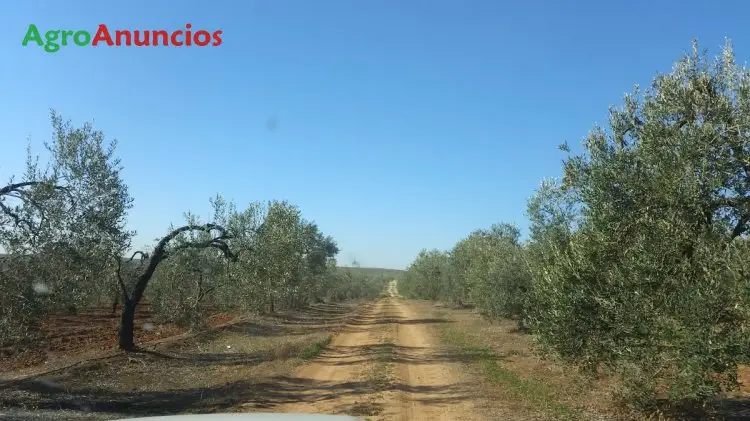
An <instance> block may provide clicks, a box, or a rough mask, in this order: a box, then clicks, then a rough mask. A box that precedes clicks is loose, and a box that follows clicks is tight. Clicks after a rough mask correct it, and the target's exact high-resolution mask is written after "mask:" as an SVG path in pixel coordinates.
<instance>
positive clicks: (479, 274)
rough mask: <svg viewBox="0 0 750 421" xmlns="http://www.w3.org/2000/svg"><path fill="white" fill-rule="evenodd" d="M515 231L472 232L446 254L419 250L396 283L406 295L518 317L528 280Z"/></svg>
mask: <svg viewBox="0 0 750 421" xmlns="http://www.w3.org/2000/svg"><path fill="white" fill-rule="evenodd" d="M519 237H520V232H519V230H518V228H517V227H515V226H514V225H511V224H496V225H493V226H492V227H490V228H489V229H487V230H477V231H474V232H472V233H471V234H470V235H469V236H468V237H466V238H464V239H462V240H461V241H459V242H458V243H457V244H456V245H455V247H453V249H452V250H451V251H450V252H442V251H438V250H431V251H427V250H423V251H422V252H420V254H419V255H418V256H417V258H416V259H415V261H414V262H413V263H412V264H411V265H410V266H409V268H408V269H407V271H406V274H405V275H404V278H403V281H402V282H400V284H399V285H400V289H401V290H402V291H403V292H404V294H406V295H407V296H411V297H415V298H423V299H429V300H443V301H448V302H451V303H454V304H456V305H458V306H463V305H467V304H470V303H471V304H474V305H475V306H476V307H477V309H478V310H479V311H480V313H482V314H484V315H485V316H487V317H490V318H499V317H511V318H518V319H519V320H522V315H523V309H524V302H523V301H524V299H525V292H526V289H527V287H528V283H529V277H530V274H529V271H528V268H527V265H526V260H525V255H524V249H523V247H522V246H521V244H520V242H519Z"/></svg>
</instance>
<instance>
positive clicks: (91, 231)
mask: <svg viewBox="0 0 750 421" xmlns="http://www.w3.org/2000/svg"><path fill="white" fill-rule="evenodd" d="M52 128H53V140H52V141H51V142H49V143H46V144H45V147H46V152H47V155H48V157H49V158H48V162H47V163H46V165H44V166H42V165H41V164H40V163H39V158H38V157H36V156H35V155H34V154H33V153H32V151H31V149H30V148H29V150H28V159H27V163H26V171H25V173H24V174H22V175H21V176H20V177H19V179H15V178H12V179H11V180H9V182H8V184H7V185H6V186H4V187H0V250H2V253H3V254H2V255H0V290H1V291H2V294H0V346H2V345H8V344H14V343H15V344H22V343H24V342H28V341H33V339H34V337H35V334H36V333H37V331H38V328H39V323H40V322H41V321H42V320H43V319H44V317H45V316H46V315H48V314H50V313H58V312H67V313H76V312H78V311H79V310H80V309H81V308H85V307H90V306H98V305H102V304H104V305H106V306H108V307H111V309H112V311H113V312H117V311H118V309H119V311H120V320H121V321H120V326H119V329H118V333H117V335H118V340H119V346H120V348H121V349H124V350H132V349H134V348H135V347H136V343H137V338H136V337H135V332H136V329H135V326H134V317H135V313H136V310H137V308H138V306H139V304H140V303H141V302H142V301H144V300H145V301H148V303H149V304H150V305H151V308H152V309H153V310H154V311H155V313H156V314H157V316H158V317H159V318H160V319H161V320H163V321H165V322H172V323H176V324H180V325H184V326H188V327H200V326H201V325H202V324H203V323H204V322H205V320H206V318H207V316H209V315H210V314H209V313H211V312H216V311H230V310H231V311H241V312H255V313H261V312H274V311H278V310H279V309H297V308H302V307H305V306H307V305H308V304H310V303H312V302H321V301H329V300H337V299H350V298H362V297H375V296H377V294H378V293H379V292H380V291H381V290H382V287H383V285H384V281H383V280H382V279H379V278H377V279H374V278H372V277H364V278H362V277H358V276H352V274H351V273H349V272H348V271H346V270H342V269H340V268H337V266H336V260H335V258H336V255H337V254H338V246H337V244H336V242H335V241H334V239H333V238H331V237H330V236H327V235H325V234H323V233H322V232H321V231H320V229H319V227H318V226H317V225H316V224H315V223H314V222H312V221H310V220H307V219H305V218H304V217H303V216H302V214H301V211H300V209H299V208H298V207H296V206H294V205H292V204H290V203H288V202H285V201H270V202H268V203H262V202H254V203H251V204H249V205H248V206H247V208H245V209H240V208H238V207H237V206H236V205H235V204H234V203H232V202H231V201H228V200H226V199H224V198H223V197H222V196H221V195H216V196H215V197H214V198H212V199H211V201H210V204H211V206H212V209H213V211H212V214H211V216H210V218H209V220H207V221H201V220H200V219H199V218H198V217H196V216H195V215H194V214H192V213H190V212H187V213H185V214H184V223H183V224H182V225H179V226H170V227H169V228H168V229H167V230H166V232H165V234H164V236H163V237H161V238H159V239H157V240H156V243H155V244H154V245H153V246H152V247H147V248H146V249H143V250H133V247H132V246H133V245H132V240H133V237H134V235H135V232H134V231H130V230H128V229H127V225H126V224H127V211H128V210H129V209H130V208H131V206H132V204H133V198H131V197H130V195H129V193H128V188H127V185H126V183H125V182H124V180H123V179H122V177H121V171H122V167H121V164H120V161H119V159H118V158H117V157H116V156H115V146H116V143H115V142H114V141H113V142H106V141H105V138H104V134H103V133H102V132H101V131H97V130H94V129H93V127H92V125H91V124H89V123H86V124H84V125H83V126H82V127H74V126H72V125H71V123H70V122H66V121H64V120H63V119H62V118H61V117H60V116H59V115H58V114H57V113H56V112H54V111H53V112H52ZM126 253H127V254H126Z"/></svg>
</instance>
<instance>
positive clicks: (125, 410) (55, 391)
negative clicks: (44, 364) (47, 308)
mask: <svg viewBox="0 0 750 421" xmlns="http://www.w3.org/2000/svg"><path fill="white" fill-rule="evenodd" d="M375 387H376V386H374V385H373V384H371V383H370V382H366V381H355V382H344V383H341V382H323V381H316V380H310V379H300V378H291V377H271V378H267V379H264V381H262V382H251V381H242V382H235V383H230V384H227V385H224V386H221V387H213V388H195V389H181V390H170V391H158V392H145V391H144V392H141V391H134V392H114V391H110V390H103V389H76V390H64V389H63V388H59V387H58V388H56V387H51V386H50V385H47V384H44V383H43V382H40V381H33V380H28V381H24V382H22V383H18V384H15V385H14V386H13V388H12V390H3V391H2V392H3V393H2V394H0V407H2V408H6V409H13V408H17V409H29V408H33V409H35V410H74V411H83V412H87V413H96V412H99V413H118V414H127V415H129V416H131V415H132V416H146V415H167V414H176V413H182V412H193V413H210V412H219V411H227V410H230V409H232V408H238V407H245V408H259V409H272V408H274V407H275V406H277V405H281V404H288V403H300V402H320V401H327V400H335V399H341V397H342V396H347V395H348V396H358V395H366V394H369V393H372V392H373V391H375ZM463 389H464V388H463V387H462V385H451V386H440V387H430V386H423V387H410V386H407V385H403V384H393V385H390V386H388V387H387V390H397V391H405V392H408V393H412V394H415V396H417V399H419V398H418V396H419V395H420V394H424V395H425V396H426V397H425V398H424V402H427V403H429V404H432V405H441V404H445V405H447V404H451V403H453V402H457V401H460V400H463V399H466V398H467V397H468V394H467V393H466V392H465V391H463ZM378 390H381V391H382V390H383V389H382V388H380V389H378ZM427 396H429V397H427Z"/></svg>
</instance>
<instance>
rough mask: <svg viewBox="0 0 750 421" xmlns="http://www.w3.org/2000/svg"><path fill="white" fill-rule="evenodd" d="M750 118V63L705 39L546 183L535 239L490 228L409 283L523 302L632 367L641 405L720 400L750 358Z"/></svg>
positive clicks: (589, 367)
mask: <svg viewBox="0 0 750 421" xmlns="http://www.w3.org/2000/svg"><path fill="white" fill-rule="evenodd" d="M749 129H750V72H748V71H747V70H746V69H744V68H739V67H737V66H736V65H735V62H734V56H733V53H732V50H731V48H730V47H729V46H727V47H726V48H725V49H724V51H723V53H722V55H721V56H720V57H718V58H717V59H715V60H713V61H712V60H709V59H708V58H707V57H706V55H705V54H703V53H700V52H699V51H698V49H697V46H694V49H693V51H692V52H691V53H689V54H687V55H685V56H684V57H683V58H682V59H681V60H679V61H678V62H677V63H676V64H675V66H674V68H673V69H672V71H671V72H670V73H668V74H660V75H658V76H657V77H656V78H655V79H654V81H653V84H652V85H651V86H650V88H649V89H646V90H645V91H643V92H641V91H640V90H639V89H638V88H637V87H636V89H635V91H634V92H633V94H631V95H627V96H626V97H625V100H624V105H623V106H622V107H621V108H619V109H615V108H613V109H611V111H610V121H609V127H608V128H606V129H605V128H602V127H595V128H594V130H592V131H591V132H590V134H589V135H588V137H587V138H586V139H585V142H584V151H583V153H581V154H579V155H571V156H569V157H568V159H566V160H565V161H564V166H563V169H564V177H563V179H562V182H556V181H553V180H544V181H543V182H542V185H541V187H540V189H539V190H538V191H537V192H536V194H535V195H534V196H533V197H532V198H531V200H530V201H529V203H528V216H529V219H530V227H529V228H530V235H529V240H528V242H527V243H526V244H523V245H519V243H518V236H517V231H516V232H514V231H513V230H512V229H509V228H508V227H506V228H504V229H502V230H498V229H494V230H493V229H490V230H487V231H476V232H474V233H472V234H471V235H469V236H468V237H467V238H465V239H463V240H461V241H460V242H459V243H458V244H457V245H456V246H455V247H454V248H453V250H451V251H450V252H449V253H445V252H438V251H433V252H424V251H423V252H422V253H420V254H419V256H418V257H417V258H416V260H415V261H414V263H413V264H412V265H411V266H410V268H409V271H408V272H407V274H406V276H405V278H404V282H402V284H401V285H402V288H404V289H405V290H406V291H409V293H410V295H412V296H416V297H420V298H428V299H441V300H448V301H453V302H456V303H458V304H462V303H465V302H466V301H471V302H473V303H474V304H476V306H477V307H478V309H479V310H480V311H481V312H482V313H484V314H486V315H488V316H490V317H509V316H511V317H512V316H517V317H518V318H519V320H520V321H521V322H523V323H524V324H525V327H528V328H529V329H530V330H531V331H532V332H533V333H534V334H535V338H536V339H537V343H538V345H539V347H540V350H542V351H544V352H546V353H547V355H550V356H554V357H556V358H559V359H561V360H562V361H565V362H568V363H570V364H574V365H576V366H580V367H582V368H584V369H585V370H586V371H588V372H590V373H592V374H594V373H600V372H602V370H604V371H609V372H614V373H617V374H618V375H619V377H620V378H621V379H623V386H624V387H623V390H622V391H621V392H622V397H623V398H624V400H625V402H628V403H629V404H631V405H633V406H635V407H637V408H641V409H643V408H648V407H651V406H652V405H654V404H655V402H656V399H657V398H658V397H666V398H669V399H671V400H680V401H684V400H688V401H693V402H696V403H701V402H705V400H706V399H709V398H710V397H712V396H715V395H716V394H717V393H720V392H722V391H724V390H728V389H731V388H733V387H734V386H736V376H737V373H736V371H737V365H738V363H741V362H744V361H746V360H747V346H748V340H747V325H748V308H750V302H749V300H748V298H749V297H748V292H749V291H750V289H748V273H749V272H748V271H749V270H750V267H749V266H750V254H749V253H748V252H750V250H749V249H748V241H747V238H748V237H747V232H748V230H749V229H750V226H749V225H748V223H750V142H748V140H747V136H748V130H749ZM561 149H562V150H563V151H566V152H568V153H570V149H569V148H568V147H567V145H563V146H561ZM446 273H447V274H448V275H446Z"/></svg>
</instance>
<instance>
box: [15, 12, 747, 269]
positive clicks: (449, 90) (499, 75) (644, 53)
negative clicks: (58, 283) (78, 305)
mask: <svg viewBox="0 0 750 421" xmlns="http://www.w3.org/2000/svg"><path fill="white" fill-rule="evenodd" d="M110 3H111V4H110ZM167 4H169V5H170V6H168V5H167ZM574 4H575V6H574ZM0 11H1V12H0V24H1V25H0V28H1V29H0V51H2V52H3V53H4V56H3V59H2V60H1V61H0V109H1V110H2V112H0V129H1V130H2V140H0V144H1V145H2V153H0V180H5V179H7V178H8V177H9V176H10V175H11V174H13V173H19V172H20V171H21V170H22V165H23V162H24V153H25V146H26V139H27V138H29V137H30V138H31V140H32V143H33V145H34V146H35V147H36V148H37V149H39V148H40V147H41V143H42V141H44V140H48V139H49V138H50V135H51V129H50V125H49V115H48V110H49V108H50V107H53V108H55V109H57V110H58V111H59V112H60V113H62V114H63V116H64V117H65V118H69V119H71V120H73V122H74V123H76V124H80V123H82V122H84V121H88V120H93V121H94V124H95V126H96V128H98V129H101V130H103V131H104V132H105V133H106V134H107V136H108V137H110V138H116V139H118V141H119V148H118V150H119V156H120V157H121V158H122V160H123V164H124V165H125V171H124V177H125V179H126V181H127V182H128V184H129V186H130V189H131V193H132V195H133V196H134V197H135V201H136V202H135V208H134V209H133V210H132V212H131V214H130V217H129V221H130V225H131V227H132V228H134V229H137V230H138V232H139V237H138V239H137V241H136V245H139V246H140V245H146V244H150V243H151V241H152V239H153V238H155V237H156V236H158V235H161V234H163V233H164V232H165V230H166V228H167V227H168V225H169V224H170V222H174V223H179V222H181V218H182V213H183V212H184V211H187V210H191V211H194V212H196V213H199V214H203V215H206V214H207V213H208V210H209V204H208V198H209V197H211V196H213V195H214V194H216V193H217V192H218V193H221V194H223V195H224V196H225V197H227V198H229V199H233V200H234V201H236V202H237V203H238V204H239V205H245V204H247V203H249V202H251V201H255V200H262V201H265V200H269V199H286V200H289V201H291V202H293V203H295V204H297V205H299V206H300V208H301V209H302V212H303V214H304V215H305V216H306V217H308V218H310V219H313V220H315V221H316V222H318V224H319V226H320V227H321V229H322V230H323V231H325V232H326V233H329V234H331V235H333V237H334V238H336V239H337V240H338V242H339V245H340V247H341V249H342V252H341V254H340V256H339V260H340V263H343V264H347V263H349V262H350V261H351V260H352V259H356V260H357V261H359V262H360V263H361V264H362V265H363V266H380V267H389V268H403V267H405V266H406V265H408V264H409V262H410V261H411V260H412V259H413V257H414V256H415V254H416V253H417V252H418V251H419V250H420V249H421V248H423V247H424V248H433V247H434V248H440V249H447V248H450V247H452V245H453V244H454V243H455V242H456V241H457V240H459V239H460V238H461V237H463V236H465V235H467V234H468V233H469V232H470V231H471V230H473V229H476V228H482V227H487V226H489V225H490V224H492V223H494V222H500V221H507V222H514V223H516V224H518V225H519V226H520V227H521V228H523V229H524V230H525V228H526V225H527V223H526V218H525V216H524V212H525V203H526V200H527V198H528V197H529V196H530V195H531V194H532V192H533V191H534V189H535V188H536V187H537V186H538V184H539V181H540V179H541V178H542V177H545V176H558V175H560V162H561V159H562V158H563V155H562V153H561V152H559V151H558V150H557V145H558V144H559V143H561V142H563V141H565V140H567V141H569V142H570V143H571V145H572V146H574V148H576V149H577V150H580V148H579V145H580V141H581V139H582V138H583V137H584V136H585V135H586V133H587V132H588V131H589V130H590V129H591V127H592V126H593V124H594V123H596V122H600V123H603V122H605V121H606V116H607V107H608V106H609V105H613V104H619V103H620V101H621V98H622V95H623V94H624V93H625V92H627V91H630V90H631V88H632V86H633V84H634V83H640V84H642V85H646V84H648V83H649V82H650V80H651V79H652V77H653V76H654V74H655V73H656V72H657V71H668V70H669V68H670V66H671V64H672V63H673V62H674V61H675V59H677V58H679V56H680V55H681V54H682V53H683V52H684V51H686V50H688V49H689V48H690V42H691V39H692V38H697V39H698V40H699V41H700V43H701V46H703V47H707V48H709V49H711V51H712V52H716V51H717V49H718V47H720V46H721V45H722V44H723V42H724V38H725V37H729V38H731V39H732V41H733V43H734V45H735V51H736V53H737V58H738V61H739V62H741V63H742V62H745V61H746V60H747V57H748V54H749V53H750V30H749V29H747V28H748V26H747V19H748V12H749V11H750V4H747V3H745V2H740V1H737V2H721V5H719V4H718V3H716V4H714V3H712V2H701V3H698V2H695V4H693V5H687V4H686V3H685V2H681V1H653V0H652V1H649V2H643V1H631V2H618V3H617V4H616V3H615V2H602V1H579V2H574V3H573V2H550V1H525V2H512V3H511V2H501V1H493V0H486V1H477V0H462V1H458V0H453V1H435V0H433V1H424V0H420V1H408V0H400V1H396V0H381V1H375V0H367V1H365V0H361V1H354V0H348V1H347V0H316V1H303V0H296V1H291V0H264V1H245V2H239V1H237V2H229V1H224V2H206V1H203V2H198V1H180V2H154V1H148V2H147V1H128V2H94V1H66V2H59V1H55V2H51V1H34V2H6V4H3V5H2V6H0ZM188 22H189V23H191V24H192V25H193V29H194V30H198V29H201V28H206V29H208V30H210V31H212V30H218V29H220V30H222V31H223V33H224V34H223V39H224V43H223V44H222V45H221V46H220V47H218V48H163V47H162V48H133V47H131V48H81V47H75V46H69V47H66V48H63V49H62V50H60V51H59V52H57V53H54V54H49V53H45V52H43V51H42V50H41V48H39V47H35V46H29V47H22V46H21V40H22V39H23V37H24V35H25V33H26V29H27V27H28V25H29V24H31V23H33V24H36V25H37V26H38V27H39V29H40V31H46V30H50V29H69V30H80V29H86V30H89V31H92V32H94V31H95V30H96V28H97V26H98V24H100V23H106V24H107V25H108V26H109V27H110V28H111V29H115V28H118V29H164V30H170V31H171V30H176V29H182V28H184V25H185V24H186V23H188ZM270 119H274V120H276V121H277V122H278V125H277V128H276V129H275V130H273V131H271V130H269V129H268V126H267V122H268V121H269V120H270Z"/></svg>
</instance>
